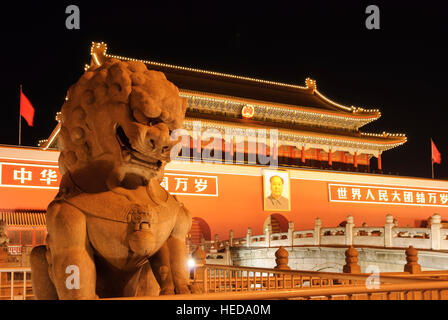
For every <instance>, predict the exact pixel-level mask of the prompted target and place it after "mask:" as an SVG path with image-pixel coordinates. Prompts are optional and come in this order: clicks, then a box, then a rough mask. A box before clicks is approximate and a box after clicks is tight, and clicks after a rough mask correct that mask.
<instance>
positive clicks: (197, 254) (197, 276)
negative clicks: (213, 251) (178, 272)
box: [192, 246, 207, 293]
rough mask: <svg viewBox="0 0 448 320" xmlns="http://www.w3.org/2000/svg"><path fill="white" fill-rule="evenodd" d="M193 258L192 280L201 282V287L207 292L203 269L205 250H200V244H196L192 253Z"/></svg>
mask: <svg viewBox="0 0 448 320" xmlns="http://www.w3.org/2000/svg"><path fill="white" fill-rule="evenodd" d="M192 257H193V259H194V260H195V267H194V282H201V281H202V287H203V289H204V293H207V277H206V273H205V272H206V270H205V267H204V265H205V263H206V260H205V252H204V250H202V248H201V246H198V247H197V248H196V250H195V251H194V252H193V254H192Z"/></svg>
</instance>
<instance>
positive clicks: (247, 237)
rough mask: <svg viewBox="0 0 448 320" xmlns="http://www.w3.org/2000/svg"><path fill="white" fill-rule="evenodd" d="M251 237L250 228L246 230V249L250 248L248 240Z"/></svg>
mask: <svg viewBox="0 0 448 320" xmlns="http://www.w3.org/2000/svg"><path fill="white" fill-rule="evenodd" d="M251 237H252V228H247V234H246V247H247V248H250V240H251V239H250V238H251Z"/></svg>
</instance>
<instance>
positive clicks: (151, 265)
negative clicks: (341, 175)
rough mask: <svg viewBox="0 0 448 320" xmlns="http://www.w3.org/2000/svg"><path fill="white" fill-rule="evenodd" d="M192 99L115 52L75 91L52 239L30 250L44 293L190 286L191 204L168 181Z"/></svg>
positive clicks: (37, 285) (65, 114) (91, 294)
mask: <svg viewBox="0 0 448 320" xmlns="http://www.w3.org/2000/svg"><path fill="white" fill-rule="evenodd" d="M185 110H186V101H185V99H183V98H181V97H179V92H178V89H177V88H176V86H175V85H173V84H172V83H171V82H169V81H168V80H167V79H166V77H165V75H164V74H163V73H161V72H157V71H149V70H148V69H147V68H146V66H145V65H144V64H143V63H141V62H137V61H129V62H122V61H120V60H116V59H109V60H106V62H105V63H104V64H103V65H102V66H100V67H96V68H95V67H93V68H90V69H89V70H87V71H86V73H85V74H84V75H83V76H82V77H81V78H80V79H79V81H78V82H77V83H75V84H74V85H73V86H72V87H71V88H70V89H69V90H68V93H67V98H66V102H65V103H64V105H63V106H62V110H61V115H62V120H61V125H62V126H61V131H60V141H59V144H60V145H59V148H60V150H61V154H60V157H59V167H60V170H61V173H62V175H63V177H62V181H61V184H60V188H59V193H58V194H57V196H56V198H55V199H54V200H53V201H52V202H51V203H50V205H49V206H48V210H47V229H48V237H47V245H46V246H39V247H36V248H34V250H33V251H32V253H31V257H30V260H31V268H32V281H33V289H34V292H35V296H36V298H37V299H96V298H105V297H125V296H127V297H129V296H137V295H158V294H174V293H190V292H191V291H192V288H190V287H189V286H188V277H189V273H188V269H187V252H186V245H185V239H186V235H187V233H188V232H189V230H190V227H191V216H190V214H189V212H188V211H187V209H186V208H184V207H183V205H182V204H181V203H180V202H178V201H177V199H176V198H175V197H173V196H172V195H170V194H169V193H168V192H166V191H165V189H163V188H162V187H161V186H160V182H161V178H162V175H163V170H164V167H165V164H166V163H168V162H169V161H170V152H171V150H172V148H173V147H174V145H175V144H176V143H177V142H176V141H172V139H171V138H170V134H171V132H172V131H173V130H175V129H178V128H181V126H182V122H183V120H184V116H185Z"/></svg>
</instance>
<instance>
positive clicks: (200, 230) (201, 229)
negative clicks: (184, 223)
mask: <svg viewBox="0 0 448 320" xmlns="http://www.w3.org/2000/svg"><path fill="white" fill-rule="evenodd" d="M190 237H191V238H190V239H191V244H193V245H195V244H196V245H197V244H201V238H202V237H203V238H204V239H205V240H207V241H210V240H211V232H210V227H209V226H208V224H207V222H205V220H204V219H201V218H198V217H194V218H193V222H192V224H191V230H190Z"/></svg>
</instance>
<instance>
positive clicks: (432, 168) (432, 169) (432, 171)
mask: <svg viewBox="0 0 448 320" xmlns="http://www.w3.org/2000/svg"><path fill="white" fill-rule="evenodd" d="M432 144H433V142H432V138H431V176H432V178H433V179H434V158H433V154H432Z"/></svg>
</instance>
